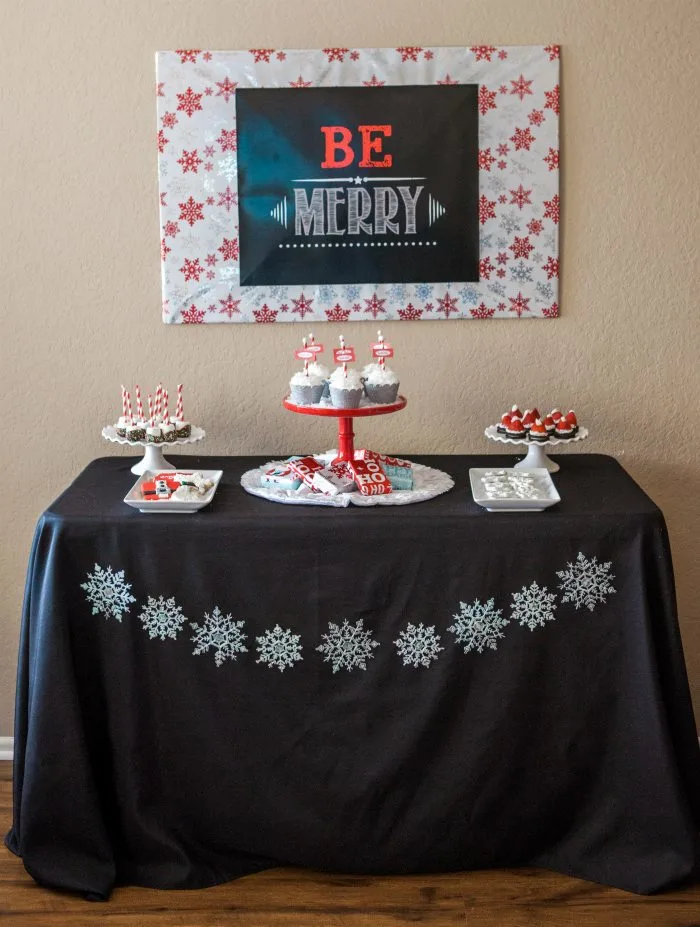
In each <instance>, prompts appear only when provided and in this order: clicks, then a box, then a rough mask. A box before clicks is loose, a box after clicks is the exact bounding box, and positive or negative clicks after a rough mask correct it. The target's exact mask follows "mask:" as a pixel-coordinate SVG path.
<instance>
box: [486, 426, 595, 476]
mask: <svg viewBox="0 0 700 927" xmlns="http://www.w3.org/2000/svg"><path fill="white" fill-rule="evenodd" d="M484 434H485V435H486V437H487V438H489V439H490V440H491V441H500V442H501V443H502V444H525V445H527V454H526V455H525V457H524V458H523V459H522V460H519V461H518V463H516V464H514V467H515V468H516V469H523V470H534V469H536V468H544V469H545V470H549V472H550V473H557V472H558V471H559V470H560V469H561V468H560V466H559V464H558V463H555V462H554V461H553V460H550V458H549V457H547V453H546V451H545V448H550V447H552V446H553V445H557V444H573V443H574V442H575V441H583V440H584V439H585V438H587V437H588V429H587V428H579V430H578V431H577V433H576V435H575V436H574V437H573V438H550V439H549V441H545V442H543V443H542V444H538V443H537V441H530V440H529V439H527V438H507V437H506V436H505V435H502V434H501V433H500V432H499V431H498V430H497V428H496V426H495V425H489V427H488V428H487V429H486V430H485V431H484Z"/></svg>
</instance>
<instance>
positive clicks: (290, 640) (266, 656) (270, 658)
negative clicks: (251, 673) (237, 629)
mask: <svg viewBox="0 0 700 927" xmlns="http://www.w3.org/2000/svg"><path fill="white" fill-rule="evenodd" d="M255 640H256V641H257V645H258V646H257V648H256V649H257V651H258V653H259V654H260V658H259V659H258V660H256V661H255V662H256V663H265V664H267V666H268V667H269V668H270V669H272V668H273V667H276V668H277V669H278V670H279V671H280V673H283V672H284V670H285V669H286V667H288V666H289V667H292V666H294V664H295V662H297V661H298V660H303V659H304V658H303V657H302V655H301V651H302V649H303V648H302V646H301V643H300V641H301V635H300V634H293V633H292V631H291V629H290V628H286V629H285V630H283V629H282V628H281V627H280V626H279V625H278V624H276V625H275V626H274V628H273V629H272V630H271V631H270V630H267V631H265V633H264V634H263V635H262V636H261V637H256V638H255Z"/></svg>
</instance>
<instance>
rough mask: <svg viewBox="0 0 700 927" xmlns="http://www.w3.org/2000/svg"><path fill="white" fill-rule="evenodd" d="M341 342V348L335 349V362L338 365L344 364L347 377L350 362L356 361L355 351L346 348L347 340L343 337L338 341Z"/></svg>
mask: <svg viewBox="0 0 700 927" xmlns="http://www.w3.org/2000/svg"><path fill="white" fill-rule="evenodd" d="M338 340H339V341H340V347H339V348H333V360H334V361H335V363H336V364H342V365H343V370H344V371H345V376H347V375H348V362H349V361H354V360H355V349H354V348H351V347H349V346H348V347H346V346H345V338H343V336H342V335H341V336H340V337H339V339H338Z"/></svg>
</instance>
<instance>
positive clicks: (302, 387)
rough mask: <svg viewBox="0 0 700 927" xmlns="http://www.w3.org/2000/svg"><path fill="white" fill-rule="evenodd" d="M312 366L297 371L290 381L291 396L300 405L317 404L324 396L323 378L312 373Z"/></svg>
mask: <svg viewBox="0 0 700 927" xmlns="http://www.w3.org/2000/svg"><path fill="white" fill-rule="evenodd" d="M310 368H311V365H309V369H308V370H300V371H299V373H295V374H294V376H293V377H292V379H291V380H290V381H289V398H290V399H291V400H292V402H293V403H295V404H296V405H298V406H315V405H317V404H318V403H319V402H320V401H321V396H323V387H324V381H323V378H322V377H320V376H319V375H318V374H316V373H311V369H310Z"/></svg>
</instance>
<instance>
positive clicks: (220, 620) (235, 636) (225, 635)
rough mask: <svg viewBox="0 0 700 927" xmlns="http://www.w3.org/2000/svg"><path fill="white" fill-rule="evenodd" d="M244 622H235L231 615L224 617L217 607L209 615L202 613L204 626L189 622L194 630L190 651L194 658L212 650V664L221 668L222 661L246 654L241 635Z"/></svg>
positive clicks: (243, 637)
mask: <svg viewBox="0 0 700 927" xmlns="http://www.w3.org/2000/svg"><path fill="white" fill-rule="evenodd" d="M244 625H245V622H244V621H235V620H234V619H233V618H232V616H231V615H224V614H223V613H222V612H221V610H220V609H219V606H218V605H217V606H216V607H215V608H214V611H213V612H212V613H211V615H209V614H208V613H207V612H205V613H204V624H202V625H200V624H198V623H197V622H196V621H191V622H190V627H191V628H192V629H193V630H194V632H195V633H194V635H193V636H192V638H191V640H192V641H194V643H195V648H194V650H193V651H192V653H193V655H194V656H199V655H200V654H202V653H206V652H207V651H208V650H210V649H212V650H214V662H215V663H216V665H217V666H221V664H222V663H223V662H224V660H235V659H236V658H237V656H238V654H239V653H247V652H248V648H247V647H246V646H245V644H244V643H243V642H244V640H245V639H246V635H245V634H244V633H243V631H242V628H243V627H244Z"/></svg>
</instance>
